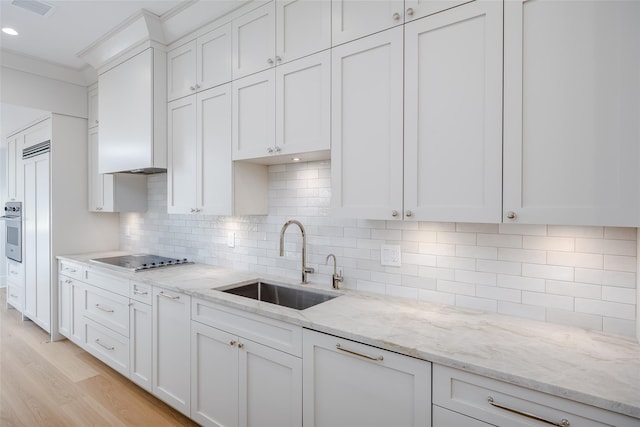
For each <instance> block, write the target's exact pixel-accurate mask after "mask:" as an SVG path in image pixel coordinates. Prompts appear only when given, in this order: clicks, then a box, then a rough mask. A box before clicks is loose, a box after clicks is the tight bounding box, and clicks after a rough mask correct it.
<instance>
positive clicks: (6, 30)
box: [2, 27, 18, 36]
mask: <svg viewBox="0 0 640 427" xmlns="http://www.w3.org/2000/svg"><path fill="white" fill-rule="evenodd" d="M2 32H3V33H5V34H9V35H10V36H17V35H18V32H17V31H16V30H14V29H13V28H9V27H4V28H3V29H2Z"/></svg>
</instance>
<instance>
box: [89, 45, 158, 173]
mask: <svg viewBox="0 0 640 427" xmlns="http://www.w3.org/2000/svg"><path fill="white" fill-rule="evenodd" d="M151 44H152V43H151ZM151 44H150V45H147V46H141V47H139V48H138V49H136V50H135V51H134V52H131V53H129V54H128V55H127V56H126V57H123V58H120V59H119V60H118V61H114V62H113V63H112V66H111V67H110V68H106V69H105V70H101V71H102V72H101V74H100V75H99V76H98V110H99V111H100V125H99V126H100V134H99V142H98V172H99V173H141V174H151V173H162V172H166V171H167V131H166V123H167V95H166V93H167V92H166V86H167V84H166V53H165V52H164V51H162V50H161V49H157V48H155V47H153V46H152V45H151Z"/></svg>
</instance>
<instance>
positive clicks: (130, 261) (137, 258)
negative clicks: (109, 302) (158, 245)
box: [91, 254, 189, 271]
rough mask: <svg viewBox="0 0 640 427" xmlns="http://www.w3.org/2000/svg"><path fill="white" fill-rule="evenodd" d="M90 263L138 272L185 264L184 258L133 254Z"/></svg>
mask: <svg viewBox="0 0 640 427" xmlns="http://www.w3.org/2000/svg"><path fill="white" fill-rule="evenodd" d="M91 262H95V263H96V264H104V265H106V266H109V267H113V268H118V269H121V270H126V271H140V270H148V269H151V268H159V267H168V266H170V265H178V264H187V263H189V261H187V259H186V258H167V257H163V256H159V255H149V254H134V255H122V256H114V257H109V258H96V259H92V260H91Z"/></svg>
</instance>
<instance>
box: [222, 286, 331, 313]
mask: <svg viewBox="0 0 640 427" xmlns="http://www.w3.org/2000/svg"><path fill="white" fill-rule="evenodd" d="M221 290H222V292H226V293H228V294H234V295H240V296H242V297H245V298H251V299H255V300H258V301H264V302H268V303H271V304H276V305H281V306H284V307H289V308H294V309H296V310H304V309H305V308H309V307H313V306H314V305H318V304H320V303H323V302H325V301H329V300H331V299H334V298H336V297H338V296H339V295H336V294H331V293H328V292H327V293H325V292H322V291H316V290H310V289H304V288H293V287H289V286H286V285H276V284H273V283H267V282H263V281H258V282H253V283H249V284H242V285H237V286H233V287H231V288H227V289H221Z"/></svg>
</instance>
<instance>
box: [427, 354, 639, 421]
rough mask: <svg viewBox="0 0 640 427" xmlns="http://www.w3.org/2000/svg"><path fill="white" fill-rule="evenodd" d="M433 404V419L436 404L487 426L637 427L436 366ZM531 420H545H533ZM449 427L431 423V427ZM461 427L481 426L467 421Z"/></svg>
mask: <svg viewBox="0 0 640 427" xmlns="http://www.w3.org/2000/svg"><path fill="white" fill-rule="evenodd" d="M433 404H434V420H435V419H436V413H437V412H439V411H436V409H435V405H437V406H439V407H444V408H446V409H449V410H451V411H455V412H457V413H458V414H463V415H466V416H468V417H471V418H473V419H477V420H480V421H484V422H486V423H488V424H489V425H496V426H504V427H531V426H543V425H558V426H571V427H574V426H580V427H604V426H620V427H622V426H640V420H639V419H637V418H630V417H627V416H624V415H621V414H616V413H613V412H610V411H607V410H604V409H600V408H596V407H594V406H589V405H585V404H582V403H578V402H574V401H572V400H568V399H563V398H560V397H556V396H551V395H549V394H546V393H541V392H539V391H534V390H530V389H527V388H523V387H520V386H516V385H512V384H507V383H505V382H502V381H497V380H494V379H491V378H487V377H483V376H480V375H476V374H472V373H469V372H464V371H460V370H458V369H453V368H449V367H445V366H442V365H436V364H434V365H433ZM439 415H442V414H440V413H438V416H439ZM463 415H461V416H463ZM448 416H452V415H451V414H448ZM534 417H535V418H538V419H542V420H546V421H535V420H534V419H533V418H534ZM444 419H445V420H448V418H444ZM465 422H467V421H465ZM449 425H451V424H447V423H439V424H436V423H435V422H434V427H438V426H440V427H448V426H449ZM456 425H457V424H456ZM461 425H471V426H476V425H479V426H483V425H485V424H482V423H480V424H474V423H472V421H468V424H461Z"/></svg>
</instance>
